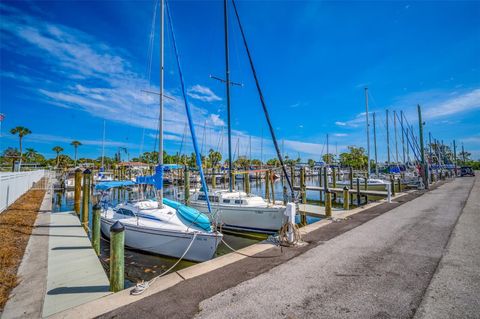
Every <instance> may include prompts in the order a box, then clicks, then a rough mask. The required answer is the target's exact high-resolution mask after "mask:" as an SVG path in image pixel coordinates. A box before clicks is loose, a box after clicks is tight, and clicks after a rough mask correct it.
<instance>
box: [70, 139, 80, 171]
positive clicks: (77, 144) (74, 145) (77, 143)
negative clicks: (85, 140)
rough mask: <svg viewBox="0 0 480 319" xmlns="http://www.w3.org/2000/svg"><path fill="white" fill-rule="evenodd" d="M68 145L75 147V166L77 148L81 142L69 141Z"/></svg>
mask: <svg viewBox="0 0 480 319" xmlns="http://www.w3.org/2000/svg"><path fill="white" fill-rule="evenodd" d="M70 145H72V146H73V147H74V148H75V166H77V149H78V147H79V146H81V145H82V143H80V142H79V141H73V142H72V143H70Z"/></svg>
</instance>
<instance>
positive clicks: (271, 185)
mask: <svg viewBox="0 0 480 319" xmlns="http://www.w3.org/2000/svg"><path fill="white" fill-rule="evenodd" d="M273 183H274V179H273V171H270V193H271V195H272V203H273V204H275V189H274V188H273Z"/></svg>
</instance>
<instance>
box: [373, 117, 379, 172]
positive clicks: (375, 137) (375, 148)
mask: <svg viewBox="0 0 480 319" xmlns="http://www.w3.org/2000/svg"><path fill="white" fill-rule="evenodd" d="M373 148H374V150H375V175H376V176H377V177H378V158H377V125H376V123H375V112H373Z"/></svg>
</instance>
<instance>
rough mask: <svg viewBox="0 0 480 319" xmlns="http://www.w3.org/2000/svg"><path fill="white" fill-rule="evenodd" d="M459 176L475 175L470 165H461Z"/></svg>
mask: <svg viewBox="0 0 480 319" xmlns="http://www.w3.org/2000/svg"><path fill="white" fill-rule="evenodd" d="M460 176H461V177H463V176H475V172H474V171H473V169H472V168H471V167H470V166H462V167H461V168H460Z"/></svg>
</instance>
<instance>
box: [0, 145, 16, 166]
mask: <svg viewBox="0 0 480 319" xmlns="http://www.w3.org/2000/svg"><path fill="white" fill-rule="evenodd" d="M2 156H3V157H4V158H6V159H11V160H12V172H14V171H15V161H16V159H17V158H19V157H20V152H19V151H18V150H17V149H16V148H13V147H9V148H7V149H5V151H3V155H2Z"/></svg>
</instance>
